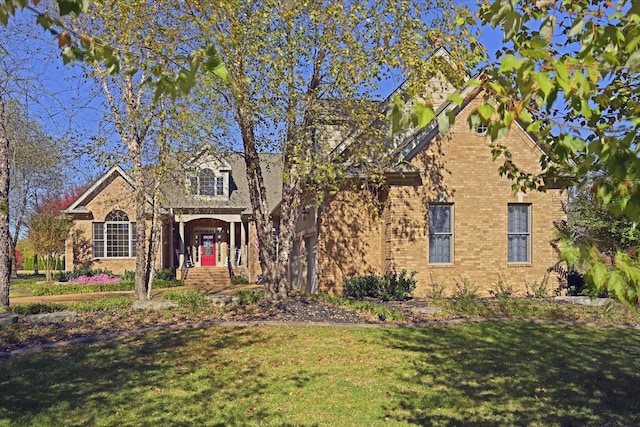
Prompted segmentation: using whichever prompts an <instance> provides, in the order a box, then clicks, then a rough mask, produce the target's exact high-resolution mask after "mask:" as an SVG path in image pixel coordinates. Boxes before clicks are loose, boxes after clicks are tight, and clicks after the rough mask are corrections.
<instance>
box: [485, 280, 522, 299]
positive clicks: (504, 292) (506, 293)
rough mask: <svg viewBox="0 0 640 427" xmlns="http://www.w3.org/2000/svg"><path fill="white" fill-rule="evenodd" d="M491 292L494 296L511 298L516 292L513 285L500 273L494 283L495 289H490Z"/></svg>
mask: <svg viewBox="0 0 640 427" xmlns="http://www.w3.org/2000/svg"><path fill="white" fill-rule="evenodd" d="M489 294H490V295H491V296H493V297H494V298H502V299H504V298H510V297H512V296H514V295H515V294H516V290H515V289H513V286H511V285H510V284H509V282H507V280H506V279H505V278H504V276H503V275H502V274H499V275H498V281H497V282H495V283H494V285H493V289H489Z"/></svg>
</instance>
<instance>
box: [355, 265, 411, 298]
mask: <svg viewBox="0 0 640 427" xmlns="http://www.w3.org/2000/svg"><path fill="white" fill-rule="evenodd" d="M415 274H416V273H415V272H412V273H411V274H410V275H409V276H408V277H407V271H406V270H402V271H401V272H400V273H399V274H398V273H396V272H394V273H389V274H386V275H384V276H383V277H379V276H377V275H375V274H369V275H366V276H351V277H347V278H345V279H344V294H345V296H346V297H350V298H354V299H360V300H361V299H364V298H367V297H368V298H379V299H381V300H383V301H402V300H404V299H406V298H407V297H408V296H409V294H410V293H411V292H412V291H413V290H414V289H415V288H416V280H415V279H414V276H415Z"/></svg>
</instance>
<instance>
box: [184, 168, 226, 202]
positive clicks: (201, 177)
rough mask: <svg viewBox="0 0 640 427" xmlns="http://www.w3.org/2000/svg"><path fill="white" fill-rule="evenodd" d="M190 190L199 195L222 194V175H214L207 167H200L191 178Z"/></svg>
mask: <svg viewBox="0 0 640 427" xmlns="http://www.w3.org/2000/svg"><path fill="white" fill-rule="evenodd" d="M191 192H192V193H193V194H196V195H199V196H223V195H224V193H225V192H224V176H223V175H216V173H215V172H214V171H213V170H211V169H209V168H204V169H201V170H200V172H199V173H198V175H196V176H194V177H192V178H191Z"/></svg>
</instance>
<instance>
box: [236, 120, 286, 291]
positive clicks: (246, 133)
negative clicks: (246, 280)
mask: <svg viewBox="0 0 640 427" xmlns="http://www.w3.org/2000/svg"><path fill="white" fill-rule="evenodd" d="M249 117H250V116H249V115H247V114H245V113H244V111H243V110H242V109H241V108H239V109H238V111H237V119H238V123H239V124H240V132H241V134H242V141H243V145H244V160H245V164H246V167H247V183H248V186H249V196H250V198H251V206H252V208H253V217H254V221H255V223H256V232H257V234H258V240H259V242H260V251H259V258H260V267H261V269H262V277H263V278H264V281H265V285H264V291H265V292H264V293H265V298H266V299H267V300H268V301H274V300H278V299H280V298H284V297H286V296H287V290H286V287H285V289H284V290H282V289H280V288H281V286H280V285H281V283H280V280H279V275H278V272H277V270H278V269H277V257H276V250H275V240H274V237H273V222H272V220H271V213H270V211H269V204H268V203H267V191H266V188H265V186H264V179H263V177H262V168H261V166H260V156H259V155H258V151H257V150H256V144H255V135H254V133H253V126H252V123H251V121H250V119H249Z"/></svg>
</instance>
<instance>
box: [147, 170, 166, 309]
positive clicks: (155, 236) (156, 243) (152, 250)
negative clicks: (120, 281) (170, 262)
mask: <svg viewBox="0 0 640 427" xmlns="http://www.w3.org/2000/svg"><path fill="white" fill-rule="evenodd" d="M159 196H160V184H159V183H158V181H157V180H156V183H155V184H154V190H153V213H152V217H151V232H150V233H149V243H148V246H147V247H148V248H149V253H148V254H147V268H146V270H147V277H146V281H147V283H146V287H147V289H146V290H147V299H151V289H152V285H153V278H154V276H155V268H154V265H155V261H156V257H157V255H158V251H159V250H160V237H161V234H162V218H161V217H160V202H159V200H158V199H159Z"/></svg>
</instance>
